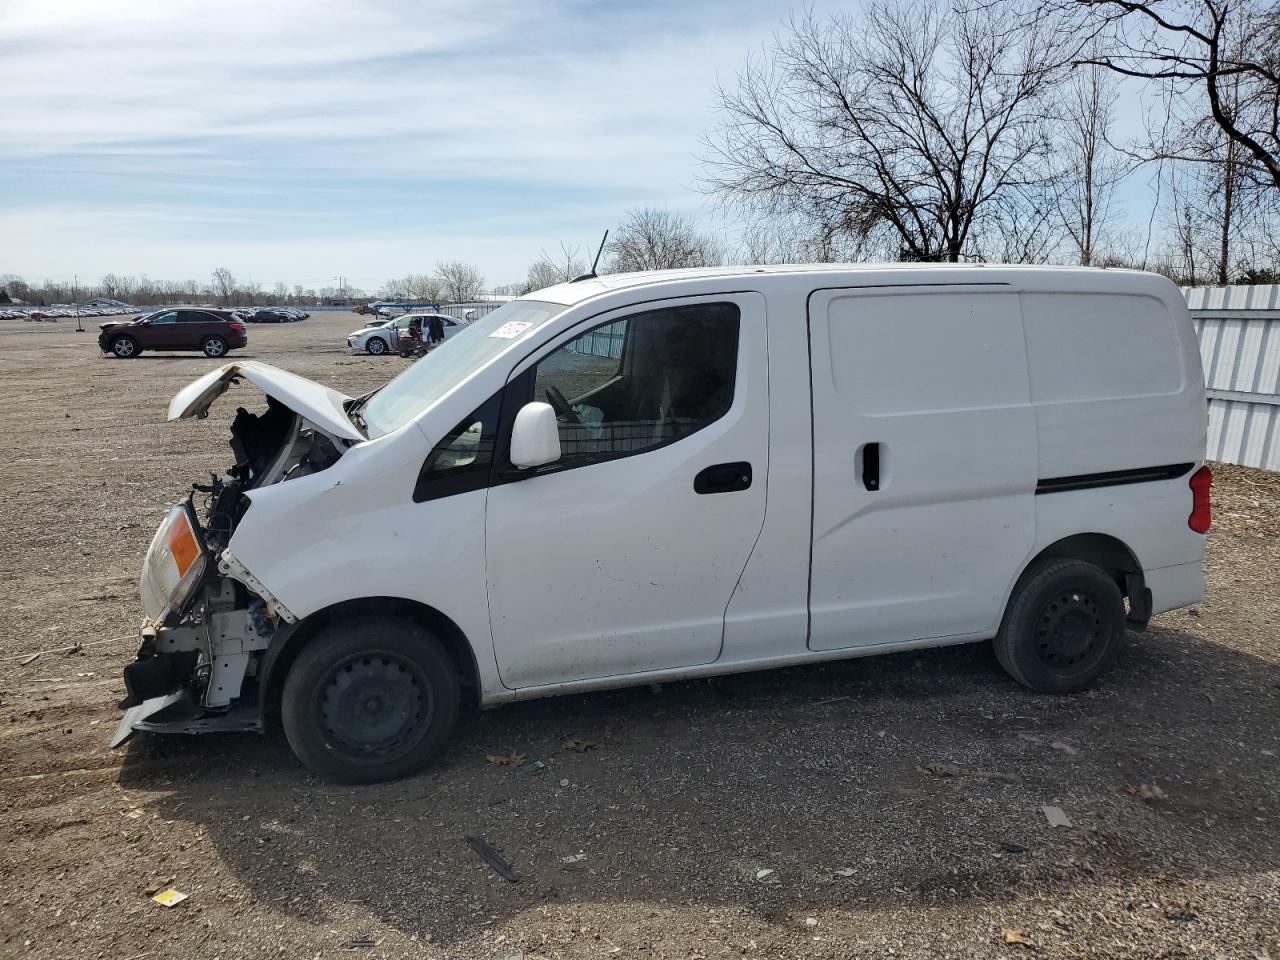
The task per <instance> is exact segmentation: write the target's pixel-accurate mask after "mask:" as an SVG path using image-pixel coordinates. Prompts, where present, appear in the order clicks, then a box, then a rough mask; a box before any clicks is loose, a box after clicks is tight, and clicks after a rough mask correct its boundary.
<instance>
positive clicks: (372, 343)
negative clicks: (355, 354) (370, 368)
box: [364, 337, 387, 357]
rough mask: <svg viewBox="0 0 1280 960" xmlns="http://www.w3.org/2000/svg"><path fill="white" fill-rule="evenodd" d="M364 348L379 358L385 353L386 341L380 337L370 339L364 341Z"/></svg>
mask: <svg viewBox="0 0 1280 960" xmlns="http://www.w3.org/2000/svg"><path fill="white" fill-rule="evenodd" d="M364 348H365V349H366V350H368V351H369V352H370V353H371V354H373V355H374V356H375V357H380V356H382V355H383V354H384V353H386V352H387V341H385V340H383V339H382V338H381V337H370V338H369V339H368V341H366V343H365V345H364Z"/></svg>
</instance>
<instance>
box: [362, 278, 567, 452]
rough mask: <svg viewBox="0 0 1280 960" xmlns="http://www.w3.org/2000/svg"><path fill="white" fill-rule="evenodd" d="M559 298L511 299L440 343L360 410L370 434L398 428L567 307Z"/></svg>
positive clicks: (381, 433) (378, 434) (373, 435)
mask: <svg viewBox="0 0 1280 960" xmlns="http://www.w3.org/2000/svg"><path fill="white" fill-rule="evenodd" d="M565 309H566V307H565V305H564V304H562V303H543V302H541V301H539V300H512V301H511V302H510V303H508V304H505V305H503V306H501V307H499V308H498V309H497V310H494V311H493V312H492V313H489V314H486V315H485V316H484V317H481V318H480V319H479V320H477V321H475V323H469V324H465V325H464V326H463V328H462V329H461V330H459V331H458V332H457V333H456V334H454V335H453V336H451V337H449V338H448V339H447V340H445V341H444V343H441V344H439V345H438V346H437V347H436V348H435V349H434V350H432V351H431V352H430V353H428V354H427V355H426V356H425V357H423V358H422V359H421V360H419V361H418V362H417V363H415V364H414V365H413V366H411V367H409V368H408V369H407V370H405V371H404V372H403V373H401V374H400V375H399V376H397V377H396V378H395V379H394V380H392V381H391V382H390V383H388V384H387V385H386V386H385V387H383V388H382V389H381V390H379V391H378V392H377V393H375V394H374V395H373V396H372V397H370V398H369V401H368V403H366V404H365V405H364V406H363V407H362V408H361V409H360V416H361V418H362V419H363V420H364V423H365V426H366V427H367V429H368V432H369V436H370V438H373V437H381V436H382V435H384V434H387V433H390V432H391V431H392V430H398V429H400V427H402V426H404V425H405V424H406V423H408V422H409V421H410V420H412V419H413V418H414V417H416V416H417V415H418V414H419V413H421V412H422V411H423V410H425V409H427V407H429V406H431V405H432V404H433V403H435V402H436V401H437V400H439V399H440V398H441V397H443V396H444V395H445V394H446V393H448V392H449V391H450V390H452V389H453V388H454V387H455V386H457V385H458V384H459V383H460V382H461V381H462V380H463V379H464V378H465V377H466V376H468V375H469V374H470V373H471V372H472V371H473V370H476V369H478V368H479V367H481V366H483V365H484V364H486V363H488V362H489V361H490V360H492V359H493V358H494V357H496V356H497V355H498V354H500V353H501V352H502V351H503V350H505V349H506V348H507V347H509V346H510V345H511V341H512V340H515V339H516V338H517V337H520V336H522V335H523V334H525V333H527V332H528V331H529V330H532V329H533V328H534V327H540V326H542V324H544V323H546V322H547V321H548V320H550V319H551V318H552V317H554V316H555V315H556V314H557V313H560V312H561V311H563V310H565Z"/></svg>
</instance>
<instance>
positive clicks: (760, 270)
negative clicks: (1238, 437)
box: [527, 263, 1172, 305]
mask: <svg viewBox="0 0 1280 960" xmlns="http://www.w3.org/2000/svg"><path fill="white" fill-rule="evenodd" d="M873 274H883V275H889V277H888V278H890V279H892V281H894V282H899V283H921V284H923V283H931V282H943V283H965V282H970V283H1009V284H1012V285H1014V286H1019V287H1037V286H1042V285H1044V282H1045V281H1048V282H1049V285H1054V284H1053V280H1055V279H1056V280H1059V281H1061V280H1063V279H1066V278H1068V277H1070V278H1072V280H1074V281H1075V282H1073V283H1071V284H1070V285H1071V286H1072V287H1077V286H1079V285H1080V281H1081V280H1085V281H1086V282H1087V281H1088V279H1089V278H1095V279H1098V280H1100V279H1101V278H1102V277H1104V276H1105V277H1107V278H1108V279H1107V281H1106V282H1105V284H1099V286H1105V287H1106V288H1108V289H1115V287H1116V286H1129V287H1133V288H1141V289H1143V290H1145V291H1146V292H1150V291H1151V286H1150V284H1151V282H1152V281H1153V280H1154V281H1156V282H1162V283H1167V284H1169V285H1170V286H1172V283H1171V282H1170V281H1168V280H1165V278H1163V277H1161V276H1159V275H1158V274H1152V273H1146V272H1143V271H1141V270H1124V269H1110V268H1107V269H1104V268H1099V267H1071V266H1043V265H1038V264H1037V265H1032V264H986V263H782V264H770V265H764V266H741V267H689V268H683V269H678V270H646V271H640V272H636V273H607V274H604V275H603V276H599V277H592V278H591V279H589V280H578V281H574V282H572V283H560V284H556V285H555V286H552V287H546V288H545V289H542V290H537V291H534V292H532V293H530V294H528V295H527V296H528V297H529V299H532V300H544V301H550V302H552V303H563V304H566V305H569V304H575V303H581V302H582V301H584V300H589V299H591V298H592V297H596V296H600V295H603V294H606V293H613V292H617V291H620V290H625V289H629V288H634V287H644V286H652V285H656V284H662V283H680V284H681V285H684V284H692V283H693V282H695V281H707V280H724V279H731V278H734V277H753V278H763V277H767V278H769V285H770V286H773V285H775V284H776V283H778V282H779V281H782V280H783V279H784V278H794V279H799V278H803V277H813V276H814V275H821V276H822V277H823V280H824V281H825V283H824V285H825V284H826V283H829V284H831V285H835V286H841V285H844V283H842V281H844V282H845V283H847V284H848V285H850V286H857V285H860V284H864V283H866V282H867V281H868V280H870V279H871V275H873ZM1122 277H1127V278H1131V280H1130V282H1129V283H1124V282H1123V281H1121V282H1120V283H1119V284H1118V283H1117V281H1119V280H1120V278H1122ZM1139 278H1140V279H1139ZM1037 280H1039V281H1040V282H1036V281H1037ZM1134 281H1136V282H1134ZM697 285H698V286H703V285H705V284H697ZM689 292H690V293H693V292H694V291H692V290H690V291H689Z"/></svg>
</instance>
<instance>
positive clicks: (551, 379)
mask: <svg viewBox="0 0 1280 960" xmlns="http://www.w3.org/2000/svg"><path fill="white" fill-rule="evenodd" d="M739 318H740V315H739V310H738V307H737V306H736V305H735V304H732V303H699V304H690V305H687V306H680V307H668V308H665V309H662V310H651V311H647V312H645V313H637V314H633V315H631V316H629V317H625V318H623V319H621V320H614V321H611V322H609V323H606V324H602V325H601V326H598V327H595V328H593V329H591V330H588V331H587V332H585V333H583V334H580V335H579V336H577V337H575V338H574V339H573V340H570V341H569V342H568V343H566V344H564V345H563V346H561V347H560V348H559V349H557V350H556V351H555V352H554V353H551V354H549V355H548V356H546V357H544V358H543V359H542V360H541V361H540V362H539V363H538V365H537V367H536V369H535V372H534V377H533V399H535V400H540V401H543V402H545V403H549V404H551V406H552V407H554V408H555V411H556V419H557V421H558V423H559V427H560V451H561V459H560V460H559V461H558V462H557V463H554V464H550V465H548V466H547V467H544V468H543V470H544V471H547V472H550V471H554V470H563V469H566V468H570V467H580V466H585V465H587V464H590V463H597V462H599V461H602V460H612V459H615V458H617V457H622V456H627V455H630V454H633V453H639V452H641V451H644V450H649V449H652V448H655V447H659V446H663V445H665V444H668V443H673V442H675V441H676V440H680V439H682V438H683V437H686V436H688V435H689V434H691V433H694V432H696V431H698V430H701V429H702V428H703V427H705V426H707V425H708V424H711V423H714V422H715V421H716V420H718V419H719V418H720V417H722V416H724V414H725V413H726V412H727V411H728V410H729V407H730V406H731V405H732V403H733V389H734V379H735V377H736V374H737V366H738V325H739Z"/></svg>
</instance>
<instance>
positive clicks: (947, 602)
mask: <svg viewBox="0 0 1280 960" xmlns="http://www.w3.org/2000/svg"><path fill="white" fill-rule="evenodd" d="M809 338H810V348H811V352H812V389H813V443H814V452H813V490H814V494H813V496H814V504H813V546H812V558H813V559H812V572H811V575H810V581H811V586H810V592H809V607H810V633H809V646H810V647H812V648H813V649H815V650H825V649H836V648H840V647H853V646H868V645H877V644H892V643H902V642H905V641H909V640H916V639H920V638H924V637H946V636H953V635H956V634H964V635H971V634H976V633H987V634H988V635H989V634H992V633H994V632H995V629H996V627H997V626H998V625H999V621H1000V617H1001V615H1002V613H1003V610H1004V600H1005V596H1006V590H1007V588H1008V575H1009V571H1011V570H1015V569H1018V568H1019V565H1020V564H1021V563H1022V562H1023V560H1024V559H1025V557H1026V556H1027V553H1028V551H1029V550H1030V549H1031V547H1032V545H1033V544H1034V542H1035V538H1036V533H1035V505H1034V499H1035V488H1036V468H1037V462H1036V422H1035V413H1034V411H1033V410H1032V408H1031V403H1030V393H1029V388H1028V383H1027V367H1026V349H1025V346H1024V344H1023V338H1022V318H1021V314H1020V310H1019V306H1018V297H1017V295H1016V294H1015V293H1012V292H1009V291H1007V290H1002V289H1000V288H995V289H992V288H982V287H925V288H911V289H898V290H886V289H861V290H859V289H845V290H821V291H816V292H815V293H814V295H813V296H812V297H811V298H810V305H809ZM872 444H874V445H875V455H876V457H877V458H878V468H877V469H876V470H875V471H874V479H869V478H867V477H866V476H865V474H864V471H865V468H866V463H867V462H868V456H869V455H868V454H867V452H866V451H867V450H868V447H869V446H870V445H872ZM868 484H870V487H868Z"/></svg>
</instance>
